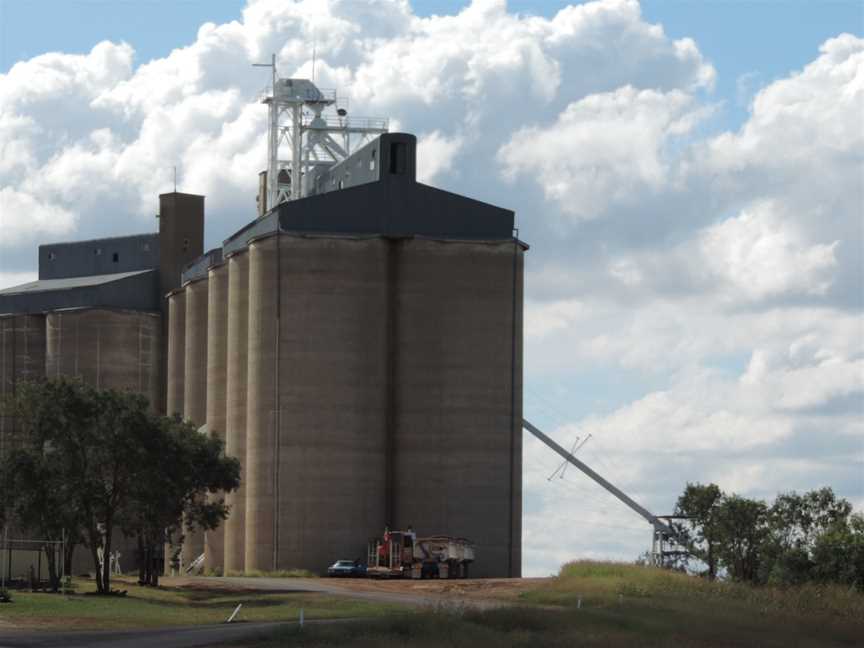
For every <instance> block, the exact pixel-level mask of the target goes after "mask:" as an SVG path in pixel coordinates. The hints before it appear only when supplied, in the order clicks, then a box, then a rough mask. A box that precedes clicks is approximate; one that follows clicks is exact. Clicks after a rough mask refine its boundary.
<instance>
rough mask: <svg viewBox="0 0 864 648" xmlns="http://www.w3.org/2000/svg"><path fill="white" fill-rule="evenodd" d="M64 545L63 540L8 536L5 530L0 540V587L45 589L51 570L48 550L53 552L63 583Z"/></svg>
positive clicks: (1, 588)
mask: <svg viewBox="0 0 864 648" xmlns="http://www.w3.org/2000/svg"><path fill="white" fill-rule="evenodd" d="M65 545H66V543H65V542H64V541H63V540H23V539H18V538H9V537H8V535H7V534H6V533H4V535H3V538H2V539H0V590H3V589H6V588H8V587H28V586H29V587H33V588H36V589H42V588H43V587H45V586H47V585H48V580H49V578H48V576H49V573H48V572H49V569H48V558H47V556H46V552H47V553H51V554H52V557H53V559H54V564H55V565H56V566H57V571H58V575H59V577H60V583H61V584H64V583H65V580H66V578H65V577H66V573H65V564H64V563H65V561H64V555H65V553H66V552H65Z"/></svg>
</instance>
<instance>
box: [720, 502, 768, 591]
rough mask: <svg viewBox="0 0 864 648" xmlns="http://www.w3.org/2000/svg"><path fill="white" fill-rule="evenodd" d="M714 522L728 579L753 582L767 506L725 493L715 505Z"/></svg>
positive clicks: (760, 555)
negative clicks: (716, 508) (718, 503)
mask: <svg viewBox="0 0 864 648" xmlns="http://www.w3.org/2000/svg"><path fill="white" fill-rule="evenodd" d="M716 523H717V530H718V537H719V552H718V554H719V559H720V564H722V565H723V567H725V569H726V571H727V572H728V574H729V576H730V577H731V578H733V579H735V580H740V581H748V582H756V581H757V579H758V577H759V568H760V566H761V562H762V558H763V550H764V548H765V541H766V538H767V537H768V533H769V518H768V506H767V505H766V504H765V502H761V501H758V500H751V499H747V498H745V497H740V496H738V495H728V496H726V497H724V498H723V500H722V502H721V503H720V506H719V507H718V510H717V515H716Z"/></svg>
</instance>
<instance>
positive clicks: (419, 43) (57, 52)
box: [0, 0, 864, 575]
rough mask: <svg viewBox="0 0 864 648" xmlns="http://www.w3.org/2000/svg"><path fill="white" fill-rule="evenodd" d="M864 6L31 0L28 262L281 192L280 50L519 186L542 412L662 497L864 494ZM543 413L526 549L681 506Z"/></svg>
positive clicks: (11, 267)
mask: <svg viewBox="0 0 864 648" xmlns="http://www.w3.org/2000/svg"><path fill="white" fill-rule="evenodd" d="M862 36H864V4H862V3H861V2H843V1H837V2H831V1H827V2H819V3H816V2H797V1H792V0H790V1H787V2H774V1H768V0H764V1H760V2H743V1H742V2H739V1H736V2H716V1H715V2H712V1H710V0H709V1H705V2H679V1H671V0H667V1H650V0H646V1H645V2H643V3H641V4H640V3H638V2H636V1H635V0H595V1H592V2H584V3H574V4H572V5H571V4H568V3H565V2H558V1H552V0H548V1H546V0H518V1H517V0H511V2H510V3H509V4H508V3H505V2H504V1H503V0H475V1H474V2H460V1H435V0H415V2H413V3H409V2H407V0H406V1H400V0H368V1H360V0H342V1H339V0H316V1H312V0H304V1H300V2H294V1H287V0H286V1H276V0H249V2H248V3H247V2H236V1H230V2H228V1H225V2H219V1H212V0H211V1H209V2H203V1H197V0H196V1H184V0H172V1H168V0H149V1H148V0H138V1H137V2H116V1H112V2H108V1H102V0H99V1H97V0H78V1H76V0H66V1H64V2H47V1H44V0H43V1H40V0H30V1H25V0H0V288H2V287H6V286H10V285H15V284H17V283H22V282H24V281H29V280H31V279H32V278H33V277H34V276H35V270H36V246H37V245H38V244H39V243H45V242H49V241H56V240H74V239H79V238H90V237H96V236H110V235H117V234H125V233H133V232H141V231H153V230H154V229H155V226H156V221H155V219H154V218H153V215H154V214H155V213H156V206H157V195H158V193H160V192H164V191H168V190H170V188H171V182H172V167H173V166H174V165H176V166H177V167H178V176H179V185H180V189H181V190H184V191H189V192H193V193H202V194H205V195H206V196H207V244H208V245H210V246H212V245H217V244H218V243H219V242H220V241H221V240H222V239H224V238H225V237H227V236H228V235H229V234H231V233H232V232H234V231H235V230H236V229H238V228H239V227H240V226H242V225H243V224H245V223H246V222H247V221H249V220H251V219H252V218H253V217H254V208H255V190H256V182H257V173H258V171H259V170H260V169H262V168H263V166H264V163H265V151H266V142H265V131H266V111H265V110H264V108H263V107H262V106H261V105H260V104H258V103H256V101H255V98H256V94H257V92H258V91H259V90H260V89H261V88H263V87H264V85H265V84H266V82H267V78H266V75H267V73H266V71H264V72H262V71H261V70H256V69H255V68H252V67H251V63H253V62H256V61H263V60H267V59H269V56H270V54H271V53H272V52H275V53H276V54H277V57H278V67H279V69H280V72H281V74H282V75H283V76H308V75H309V72H310V70H311V54H312V44H313V43H314V44H315V49H316V52H317V60H318V63H317V66H316V70H317V79H318V82H319V85H320V86H322V87H333V88H338V89H339V91H340V93H344V94H346V95H347V96H348V97H349V98H350V102H351V104H350V105H351V111H352V114H355V115H361V114H362V115H373V116H387V117H390V118H391V125H392V127H393V128H394V130H395V129H397V128H398V129H400V130H405V131H409V132H413V133H415V134H417V136H418V139H419V151H418V158H419V159H418V170H419V174H420V176H421V180H422V181H424V182H427V183H428V184H432V185H434V186H438V187H441V188H444V189H447V190H450V191H455V192H457V193H462V194H465V195H468V196H471V197H474V198H477V199H480V200H485V201H488V202H491V203H494V204H497V205H501V206H505V207H508V208H511V209H514V210H515V211H516V213H517V224H518V227H519V236H520V238H521V239H523V240H525V241H527V242H528V243H529V244H530V245H531V250H530V251H529V252H528V253H527V259H526V272H527V275H526V293H525V297H526V303H525V372H526V373H525V395H524V398H525V403H524V409H525V415H526V417H527V418H528V419H529V420H532V421H533V422H534V423H535V424H537V425H538V426H540V427H541V428H542V429H544V430H546V431H547V432H548V433H550V434H551V436H553V437H554V438H555V439H556V440H558V441H559V442H560V443H561V444H562V445H565V446H568V447H569V446H571V445H572V444H573V443H574V442H575V441H576V440H577V439H580V440H585V439H586V438H587V441H586V442H585V444H584V445H583V446H582V448H581V449H580V450H579V456H580V458H582V459H583V460H584V461H586V462H587V463H588V464H589V465H591V466H592V467H593V468H594V469H595V470H597V471H599V472H600V473H601V474H603V475H604V476H605V477H607V478H608V479H610V480H611V481H612V482H614V483H616V484H617V485H618V486H620V487H622V488H623V489H624V490H625V491H627V492H628V493H629V494H630V495H631V496H632V497H634V498H635V499H637V500H638V501H639V502H640V503H642V504H643V505H645V506H646V507H648V508H649V509H650V510H652V511H654V512H655V513H657V514H667V513H671V512H672V508H673V507H674V504H675V500H676V498H677V496H678V495H679V494H680V493H681V491H682V490H683V488H684V486H685V485H686V483H687V482H702V483H707V482H715V483H717V484H719V485H720V486H721V488H723V489H725V490H727V491H729V492H736V493H739V494H742V495H746V496H750V497H759V498H768V499H770V498H773V497H774V496H775V495H776V494H777V493H778V492H783V491H788V490H798V491H803V490H810V489H814V488H819V487H822V486H831V487H832V488H834V489H835V491H836V492H837V493H838V494H840V495H842V496H844V497H847V498H849V499H850V500H852V502H853V504H854V505H855V506H856V507H857V508H858V509H859V510H862V509H864V319H862V310H864V117H862V115H864V40H862ZM558 465H559V460H558V459H557V458H556V455H554V454H552V453H551V452H550V451H549V450H548V449H546V448H545V447H544V446H542V445H541V444H540V443H539V442H537V441H535V440H533V439H532V438H529V437H528V436H526V438H525V454H524V469H523V479H524V540H523V542H524V546H523V554H524V572H525V573H526V575H545V574H549V573H553V572H555V571H556V570H557V568H558V566H559V565H560V564H561V563H563V562H564V561H566V560H569V559H573V558H611V559H616V560H633V559H635V558H636V557H637V556H638V555H639V554H641V553H642V552H644V551H645V550H646V549H647V548H648V543H649V540H650V528H649V527H648V525H647V524H645V523H644V521H642V520H641V519H640V518H639V517H637V516H636V515H635V514H634V513H633V512H631V511H630V510H629V509H627V508H626V507H624V506H623V505H622V504H620V503H619V502H617V501H616V500H614V499H613V498H612V497H611V496H610V495H609V494H607V493H606V492H605V491H603V490H602V489H600V488H599V487H598V486H596V485H594V484H593V483H592V482H590V481H589V480H588V479H586V478H585V477H584V476H582V475H581V474H579V473H578V471H576V470H575V469H572V468H570V469H568V470H567V472H566V473H565V474H564V476H563V478H562V477H560V476H558V475H556V476H555V477H554V478H552V479H549V476H550V475H551V474H552V473H553V471H555V469H556V468H557V467H558Z"/></svg>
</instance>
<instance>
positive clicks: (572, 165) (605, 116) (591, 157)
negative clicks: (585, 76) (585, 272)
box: [498, 86, 702, 219]
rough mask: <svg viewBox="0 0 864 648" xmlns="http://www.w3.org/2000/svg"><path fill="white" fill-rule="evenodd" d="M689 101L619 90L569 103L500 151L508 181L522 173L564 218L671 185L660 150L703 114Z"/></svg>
mask: <svg viewBox="0 0 864 648" xmlns="http://www.w3.org/2000/svg"><path fill="white" fill-rule="evenodd" d="M692 103H693V99H692V97H691V96H690V95H688V94H686V93H684V92H682V91H680V90H673V91H670V92H668V93H662V92H657V91H655V90H637V89H636V88H634V87H632V86H624V87H622V88H618V89H617V90H615V91H613V92H608V93H598V94H592V95H590V96H588V97H586V98H584V99H581V100H580V101H577V102H574V103H571V104H570V105H569V106H567V108H566V109H565V110H564V112H562V113H561V114H560V115H559V116H558V118H557V120H556V121H555V123H554V124H552V125H550V126H547V127H543V128H539V127H529V128H524V129H521V130H519V131H518V132H517V133H515V134H514V135H513V137H512V138H511V139H510V141H509V142H507V144H505V145H504V146H503V147H501V149H500V151H499V152H498V159H499V160H500V162H501V164H502V166H503V172H504V174H505V176H506V177H507V178H508V179H511V180H512V179H514V178H515V177H516V176H517V175H526V176H529V177H531V178H532V179H534V180H536V181H537V182H539V183H540V184H541V185H542V187H543V191H544V194H545V195H546V197H547V199H550V200H554V201H555V202H556V203H558V206H559V208H560V209H561V211H562V212H563V213H565V214H572V215H573V216H575V217H576V218H581V219H591V218H598V217H601V216H603V214H604V213H605V212H606V211H607V210H608V209H611V208H613V207H615V206H616V205H620V204H622V203H625V204H634V203H637V202H638V201H639V200H640V199H642V197H643V195H644V194H645V193H646V192H649V193H650V192H657V191H659V190H661V189H664V188H667V187H668V186H669V185H670V184H671V183H672V180H673V179H672V178H671V177H670V173H671V172H672V170H671V169H670V166H669V164H668V162H667V161H666V158H667V154H666V149H667V147H668V146H669V143H670V141H672V140H674V138H676V137H678V136H681V135H685V134H687V133H688V132H689V131H690V130H692V128H693V126H694V125H695V124H696V123H697V122H698V120H699V118H700V116H701V114H700V113H701V112H702V111H694V110H693V109H692Z"/></svg>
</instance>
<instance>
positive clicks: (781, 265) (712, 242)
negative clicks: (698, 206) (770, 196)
mask: <svg viewBox="0 0 864 648" xmlns="http://www.w3.org/2000/svg"><path fill="white" fill-rule="evenodd" d="M839 244H840V241H833V242H832V243H830V244H827V245H826V244H815V245H808V243H807V242H806V240H805V239H804V237H803V236H802V235H801V233H800V232H799V231H797V230H796V228H795V225H794V223H784V222H783V219H782V218H781V216H780V215H779V214H777V213H776V210H775V207H774V206H773V205H771V204H767V203H761V204H756V205H753V206H752V207H750V208H748V209H746V210H745V211H743V212H742V213H741V214H740V215H739V216H736V217H734V218H730V219H728V220H725V221H723V222H721V223H718V224H717V225H714V226H712V227H710V228H708V229H706V230H705V231H703V232H702V233H701V234H700V238H699V252H700V253H701V255H702V256H703V257H704V258H705V260H706V262H707V264H708V267H709V268H710V270H711V271H712V272H713V273H714V274H716V275H717V276H718V277H720V278H721V279H722V280H723V281H726V282H728V283H730V284H731V285H732V286H733V287H734V288H735V296H736V297H740V296H742V295H743V296H745V297H747V298H750V299H758V298H760V297H765V296H769V295H777V294H782V293H787V292H791V291H795V292H802V293H805V294H817V295H818V294H823V293H825V291H826V290H827V289H828V287H829V286H830V284H831V279H832V271H833V270H834V268H835V266H836V265H837V259H836V257H835V255H834V252H835V249H836V248H837V246H838V245H839Z"/></svg>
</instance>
